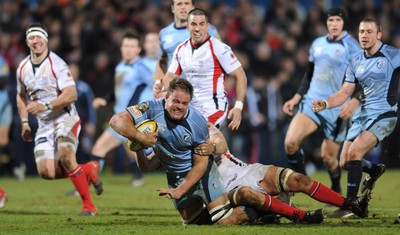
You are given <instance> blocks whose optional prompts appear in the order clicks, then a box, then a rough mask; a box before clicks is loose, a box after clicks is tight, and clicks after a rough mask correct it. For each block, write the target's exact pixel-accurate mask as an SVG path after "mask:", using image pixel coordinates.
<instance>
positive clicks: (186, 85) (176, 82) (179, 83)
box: [168, 78, 193, 100]
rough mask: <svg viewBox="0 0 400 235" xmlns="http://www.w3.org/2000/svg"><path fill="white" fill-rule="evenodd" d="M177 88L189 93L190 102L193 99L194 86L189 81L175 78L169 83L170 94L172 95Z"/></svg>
mask: <svg viewBox="0 0 400 235" xmlns="http://www.w3.org/2000/svg"><path fill="white" fill-rule="evenodd" d="M177 88H180V89H182V90H184V91H186V92H187V93H189V95H190V100H191V99H192V97H193V86H192V84H191V83H190V82H189V81H188V80H186V79H184V78H174V79H172V81H171V82H170V83H169V87H168V94H171V93H172V92H174V91H175V90H176V89H177Z"/></svg>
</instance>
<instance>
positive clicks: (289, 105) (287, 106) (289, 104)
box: [282, 97, 299, 116]
mask: <svg viewBox="0 0 400 235" xmlns="http://www.w3.org/2000/svg"><path fill="white" fill-rule="evenodd" d="M298 103H299V100H298V99H296V98H294V97H293V98H292V99H290V100H288V101H286V102H285V103H284V104H283V107H282V109H283V112H284V113H286V114H287V115H289V116H293V114H294V113H293V109H294V107H295V106H296V105H297V104H298Z"/></svg>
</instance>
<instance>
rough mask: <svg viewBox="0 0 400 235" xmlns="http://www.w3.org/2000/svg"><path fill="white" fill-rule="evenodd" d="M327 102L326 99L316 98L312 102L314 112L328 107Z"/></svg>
mask: <svg viewBox="0 0 400 235" xmlns="http://www.w3.org/2000/svg"><path fill="white" fill-rule="evenodd" d="M327 106H328V105H327V103H326V101H325V100H314V101H313V102H312V109H313V111H314V113H317V112H320V111H322V110H324V109H326V108H327Z"/></svg>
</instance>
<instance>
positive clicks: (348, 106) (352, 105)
mask: <svg viewBox="0 0 400 235" xmlns="http://www.w3.org/2000/svg"><path fill="white" fill-rule="evenodd" d="M359 105H360V102H359V101H358V100H357V99H354V98H353V99H351V100H350V102H347V103H345V104H344V105H343V106H342V107H341V108H340V113H339V117H340V118H341V119H344V120H346V119H349V118H350V117H351V116H353V113H354V111H355V110H356V109H357V107H358V106H359Z"/></svg>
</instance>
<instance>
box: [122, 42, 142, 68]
mask: <svg viewBox="0 0 400 235" xmlns="http://www.w3.org/2000/svg"><path fill="white" fill-rule="evenodd" d="M140 51H141V48H140V46H139V40H137V39H135V38H124V39H122V43H121V55H122V59H123V60H124V61H126V62H127V63H130V62H132V61H133V60H135V59H136V58H137V57H138V56H139V54H140Z"/></svg>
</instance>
